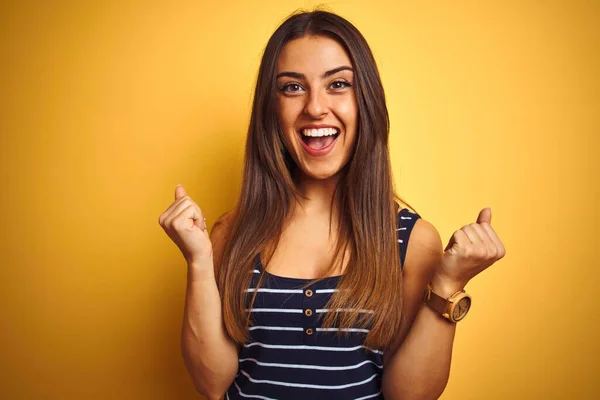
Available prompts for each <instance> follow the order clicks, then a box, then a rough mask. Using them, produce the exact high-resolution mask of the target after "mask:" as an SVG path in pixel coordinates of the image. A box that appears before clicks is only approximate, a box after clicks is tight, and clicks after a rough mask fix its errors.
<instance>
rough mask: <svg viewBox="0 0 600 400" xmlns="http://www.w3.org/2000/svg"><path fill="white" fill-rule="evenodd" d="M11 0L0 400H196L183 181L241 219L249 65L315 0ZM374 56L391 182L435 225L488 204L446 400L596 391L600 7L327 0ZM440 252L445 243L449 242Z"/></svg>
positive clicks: (1, 116) (3, 113)
mask: <svg viewBox="0 0 600 400" xmlns="http://www.w3.org/2000/svg"><path fill="white" fill-rule="evenodd" d="M12 3H13V4H12V5H9V4H6V2H4V3H3V4H2V5H1V8H0V43H1V44H0V46H1V47H0V54H1V55H0V57H1V59H0V68H1V70H0V72H1V74H0V131H1V142H0V166H1V170H0V179H1V181H0V184H1V190H2V192H1V193H2V195H1V200H0V201H1V204H0V212H1V218H0V220H1V221H2V237H1V240H0V246H1V247H0V263H1V269H0V273H1V275H0V285H1V287H0V296H1V297H0V311H1V322H0V327H1V328H0V334H1V336H0V340H1V346H2V347H1V352H2V356H1V357H0V359H1V371H0V380H1V385H0V397H1V398H3V399H195V398H199V395H197V394H196V393H195V391H194V388H193V385H192V383H191V380H190V378H189V377H188V376H187V373H186V371H185V369H184V365H183V361H182V359H181V356H180V349H179V332H180V326H181V320H182V310H183V303H184V285H185V264H184V260H183V258H182V257H181V255H180V254H179V252H178V250H177V248H176V247H175V245H174V244H172V243H171V242H170V241H169V239H168V237H167V236H166V235H165V234H164V232H163V231H162V229H161V228H160V226H159V225H158V222H157V220H158V216H159V215H160V214H161V213H162V212H163V211H164V210H165V209H166V208H167V207H168V205H169V204H170V203H171V202H172V200H173V190H174V187H175V185H176V184H177V183H183V184H184V185H185V186H186V188H187V189H188V192H189V193H190V194H191V195H192V197H193V198H194V199H195V200H196V201H197V202H198V203H199V204H200V206H201V207H202V208H203V210H204V212H205V214H206V216H207V219H208V222H209V225H211V224H212V222H214V220H215V219H216V217H217V216H218V215H220V214H221V213H223V212H224V211H226V210H228V209H230V208H231V207H232V206H233V204H234V200H235V196H236V194H237V192H238V189H239V186H240V179H241V175H240V174H241V168H242V155H243V153H242V149H243V145H244V141H245V134H246V128H247V124H248V118H249V112H250V102H251V92H252V89H253V85H254V81H255V78H256V73H257V69H258V63H259V58H260V55H261V53H262V50H263V48H264V46H265V44H266V42H267V39H268V37H269V36H270V35H271V33H272V32H273V30H274V29H275V28H276V26H277V25H278V24H279V23H280V22H282V20H283V19H284V18H285V17H286V16H287V15H288V14H289V13H290V12H292V11H294V10H295V9H296V8H299V7H312V6H314V5H316V4H318V3H316V2H302V1H281V0H277V1H275V0H273V1H268V2H267V1H265V2H260V3H258V2H257V3H250V2H245V1H239V2H231V1H219V2H191V1H190V2H179V3H173V2H166V1H157V2H153V3H150V2H135V1H127V2H123V1H110V2H109V1H104V2H92V1H89V2H83V3H85V4H82V2H72V3H66V2H58V1H54V2H51V1H37V2H18V1H14V2H12ZM326 4H328V5H329V9H330V10H332V11H334V12H337V13H339V14H341V15H342V16H344V17H346V18H347V19H349V20H350V21H351V22H353V23H354V24H355V25H356V26H357V27H358V28H359V29H360V30H361V32H363V34H364V35H365V37H366V38H367V40H368V42H369V43H370V45H371V46H372V49H373V51H374V53H375V56H376V59H377V62H378V63H379V66H380V69H381V73H382V78H383V83H384V87H385V89H386V95H387V98H388V106H389V110H390V115H391V125H392V139H391V144H390V146H391V152H392V155H393V164H394V165H393V166H394V174H395V179H396V183H397V184H398V189H399V192H400V194H401V195H402V196H403V197H404V198H406V199H407V200H408V201H409V202H410V203H411V204H413V205H414V206H415V207H416V208H417V211H418V212H419V213H420V214H421V215H422V217H423V218H425V219H427V220H429V221H430V222H432V223H433V224H434V225H435V226H436V227H437V228H438V230H439V231H440V234H441V235H442V238H443V240H444V242H445V243H447V240H448V239H449V238H450V236H451V235H452V233H453V232H454V230H457V229H460V228H461V227H462V226H463V225H466V224H468V223H471V222H474V221H475V219H476V217H477V214H478V213H479V211H480V210H481V209H482V208H484V207H486V206H490V207H491V208H492V213H493V217H492V226H493V227H494V228H495V230H496V232H497V233H498V235H499V236H500V238H501V239H502V240H503V242H504V244H505V247H506V249H507V255H506V257H505V258H504V259H502V260H501V261H499V262H498V263H497V264H496V265H493V266H492V267H491V268H490V269H488V270H487V271H485V272H484V273H482V274H481V275H480V276H479V277H477V278H475V279H474V280H473V281H472V282H470V283H469V284H468V285H467V290H468V291H469V292H470V293H471V294H472V295H473V298H474V302H473V309H472V311H471V314H470V315H469V316H468V317H467V318H466V319H465V321H464V322H461V323H460V324H459V326H458V328H457V338H456V341H455V347H454V358H453V364H452V371H451V377H450V382H449V384H448V387H447V389H446V391H445V393H444V395H443V396H442V399H444V400H452V399H456V400H469V399H499V400H500V399H502V400H505V399H592V398H597V397H596V396H598V392H599V390H600V388H599V384H598V378H599V376H598V368H599V367H600V365H599V362H598V358H599V356H600V354H599V344H598V337H600V332H599V329H598V323H597V320H598V317H599V313H598V305H600V304H599V302H598V298H599V294H598V290H597V289H598V285H599V283H600V282H599V279H598V278H599V272H598V269H599V268H600V266H599V265H598V261H597V258H598V249H599V248H600V241H599V240H598V224H599V223H600V218H599V213H598V205H599V203H600V202H599V200H600V199H599V181H600V180H599V177H598V175H599V174H598V172H599V161H598V158H599V144H600V143H599V136H600V117H599V111H600V80H599V77H598V75H599V71H600V60H599V53H600V51H599V47H598V43H600V40H599V39H600V35H599V28H598V21H599V18H600V7H599V6H598V2H594V1H563V2H558V1H542V2H537V1H536V2H534V1H510V2H509V1H495V2H479V1H473V2H461V1H452V2H449V1H439V2H438V1H419V2H413V1H410V2H409V1H407V2H396V1H389V2H385V1H375V0H370V1H364V2H361V1H334V2H329V3H326ZM445 243H444V244H445Z"/></svg>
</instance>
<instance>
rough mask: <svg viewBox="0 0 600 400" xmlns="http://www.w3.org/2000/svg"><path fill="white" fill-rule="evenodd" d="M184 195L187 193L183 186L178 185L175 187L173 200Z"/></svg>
mask: <svg viewBox="0 0 600 400" xmlns="http://www.w3.org/2000/svg"><path fill="white" fill-rule="evenodd" d="M186 194H187V193H186V192H185V189H184V188H183V185H181V184H179V185H177V186H175V200H177V199H180V198H182V197H183V196H185V195H186Z"/></svg>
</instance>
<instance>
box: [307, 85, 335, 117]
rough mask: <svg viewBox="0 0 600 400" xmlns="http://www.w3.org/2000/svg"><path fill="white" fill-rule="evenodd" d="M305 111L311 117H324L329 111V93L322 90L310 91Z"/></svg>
mask: <svg viewBox="0 0 600 400" xmlns="http://www.w3.org/2000/svg"><path fill="white" fill-rule="evenodd" d="M304 112H305V113H306V114H307V115H309V116H310V117H311V118H315V119H318V118H322V117H323V116H324V115H327V113H328V112H329V103H328V99H327V94H326V93H323V92H322V91H320V90H312V91H310V92H309V95H308V98H307V100H306V105H305V107H304Z"/></svg>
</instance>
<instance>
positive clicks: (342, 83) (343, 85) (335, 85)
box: [330, 81, 352, 89]
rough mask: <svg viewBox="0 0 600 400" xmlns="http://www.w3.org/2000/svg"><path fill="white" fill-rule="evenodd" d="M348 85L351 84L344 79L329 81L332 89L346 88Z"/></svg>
mask: <svg viewBox="0 0 600 400" xmlns="http://www.w3.org/2000/svg"><path fill="white" fill-rule="evenodd" d="M350 86H352V84H351V83H350V82H346V81H334V82H331V85H330V87H331V88H332V89H344V88H347V87H350Z"/></svg>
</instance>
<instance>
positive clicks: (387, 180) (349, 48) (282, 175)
mask: <svg viewBox="0 0 600 400" xmlns="http://www.w3.org/2000/svg"><path fill="white" fill-rule="evenodd" d="M306 35H310V36H318V35H323V36H327V37H329V38H332V39H334V40H336V41H337V42H338V43H340V44H341V45H342V46H343V47H344V49H345V50H346V52H347V53H348V55H349V57H350V60H351V61H352V65H353V68H354V74H355V84H354V87H355V95H356V100H357V104H358V125H357V139H356V140H357V141H356V144H355V147H354V154H353V156H352V157H351V160H350V161H349V162H348V164H347V165H346V166H345V167H344V168H343V171H341V174H340V179H339V181H338V186H337V187H336V193H337V192H338V191H339V205H338V207H339V212H338V215H339V221H338V224H337V225H338V234H337V237H338V240H337V243H336V247H335V252H334V256H333V260H334V262H333V263H332V265H331V269H330V271H334V270H335V269H336V266H337V265H338V264H341V263H342V262H343V255H344V252H345V250H346V249H347V248H348V246H350V259H349V261H348V265H347V267H346V270H345V273H344V275H342V276H341V277H340V279H339V283H338V289H340V290H339V291H337V292H335V293H334V294H333V296H332V297H331V299H330V301H329V303H328V305H327V306H326V308H329V309H334V310H335V309H337V308H351V309H354V311H353V312H343V313H335V312H331V313H327V316H326V317H325V318H324V320H323V326H325V327H330V326H332V325H333V324H336V326H338V327H340V328H348V327H359V328H365V327H368V328H370V332H369V334H368V335H367V337H366V339H365V345H366V346H367V347H374V348H384V347H386V346H387V345H388V344H389V342H390V341H391V339H392V336H393V334H394V332H395V331H396V329H397V328H398V327H399V325H400V316H401V310H402V273H401V270H400V265H399V264H400V257H399V252H398V244H397V240H396V239H397V237H396V235H397V233H396V230H395V228H396V216H397V212H398V207H399V204H398V203H397V201H400V202H402V203H404V204H405V205H407V206H408V207H410V205H408V203H406V202H405V201H404V200H402V199H401V198H400V197H399V196H397V195H396V194H395V191H394V184H393V178H392V171H391V164H390V157H389V151H388V136H389V117H388V111H387V107H386V102H385V95H384V91H383V87H382V84H381V79H380V76H379V72H378V69H377V65H376V63H375V59H374V58H373V54H372V52H371V50H370V48H369V46H368V44H367V42H366V40H365V38H364V37H363V36H362V34H361V33H360V32H359V31H358V29H356V28H355V27H354V26H353V25H352V24H351V23H350V22H348V21H347V20H345V19H344V18H342V17H340V16H338V15H336V14H333V13H331V12H327V11H323V10H316V11H311V12H307V11H301V12H296V13H294V14H292V15H291V16H289V17H288V18H287V19H286V20H285V21H284V22H283V23H282V24H281V25H280V26H279V27H278V28H277V30H276V31H275V32H274V33H273V35H272V36H271V38H270V39H269V41H268V43H267V46H266V48H265V51H264V54H263V57H262V60H261V63H260V68H259V72H258V78H257V83H256V88H255V92H254V101H253V105H252V115H251V118H250V125H249V128H248V136H247V141H246V152H245V164H244V175H243V180H242V188H241V192H240V196H239V199H238V202H237V204H236V206H235V208H234V210H233V212H232V213H231V218H230V223H229V224H228V225H229V233H228V240H227V241H226V245H225V247H224V250H223V257H222V262H221V265H220V266H219V268H218V269H217V283H218V286H219V291H220V293H221V298H222V302H223V318H224V323H225V327H226V330H227V333H228V334H229V336H230V337H231V338H232V339H233V340H234V341H235V342H236V343H238V344H242V343H245V342H247V341H248V340H249V334H248V327H249V325H250V323H251V321H250V313H248V312H246V308H250V305H251V304H252V303H253V301H254V298H255V296H256V293H257V291H254V294H253V295H251V296H250V295H248V294H247V293H245V291H244V289H245V288H248V287H249V285H250V283H251V280H252V267H253V265H254V262H255V260H256V257H257V255H258V254H259V253H262V252H263V250H265V248H266V247H267V245H268V244H269V243H270V241H274V243H275V246H276V245H277V243H278V242H279V238H280V237H281V233H282V230H283V227H284V224H285V222H286V219H287V218H288V217H289V215H290V212H289V211H290V209H291V206H292V204H293V202H294V201H297V199H298V198H299V197H300V196H301V195H300V194H299V193H298V191H297V189H296V185H295V183H294V180H293V176H294V174H293V172H294V168H296V166H295V163H294V161H293V160H292V159H291V157H290V155H289V153H288V152H287V150H286V148H285V146H284V141H283V136H282V132H281V129H280V128H279V125H278V121H277V114H276V101H277V97H276V96H277V94H276V85H275V81H276V79H275V74H276V64H277V60H278V58H279V55H280V53H281V51H282V49H283V47H284V46H285V44H286V43H288V42H289V41H291V40H293V39H297V38H300V37H303V36H306ZM334 197H336V195H334ZM332 207H333V200H332ZM410 208H412V207H410ZM413 210H414V209H413ZM330 228H331V220H330ZM265 265H266V263H265ZM263 274H264V272H263ZM262 278H263V277H262V276H261V279H260V280H259V285H260V283H261V282H262ZM361 309H368V310H375V312H374V313H364V312H363V313H360V312H359V311H360V310H361ZM339 332H342V330H341V329H340V330H339Z"/></svg>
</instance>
